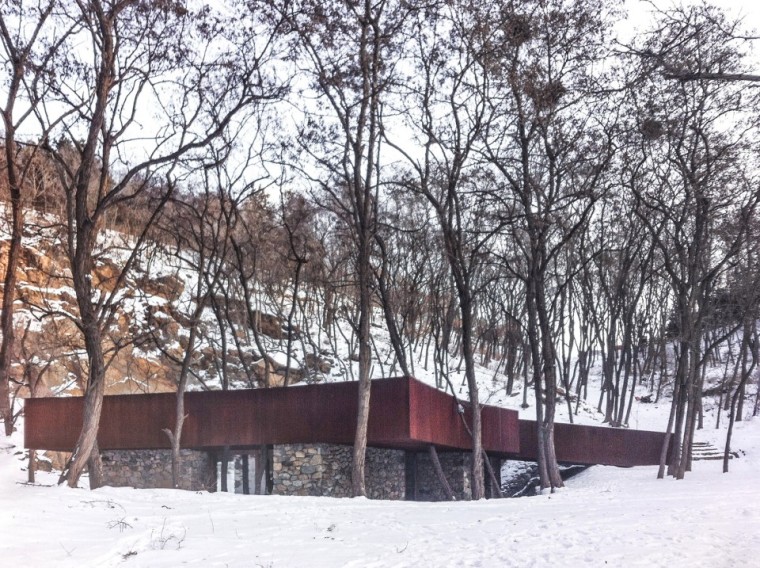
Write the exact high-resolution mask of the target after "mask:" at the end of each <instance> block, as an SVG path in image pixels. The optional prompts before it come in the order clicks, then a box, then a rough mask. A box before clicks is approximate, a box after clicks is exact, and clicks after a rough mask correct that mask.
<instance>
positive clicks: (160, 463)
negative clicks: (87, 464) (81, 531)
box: [101, 450, 216, 491]
mask: <svg viewBox="0 0 760 568" xmlns="http://www.w3.org/2000/svg"><path fill="white" fill-rule="evenodd" d="M101 459H102V461H103V480H104V483H105V484H106V485H111V486H112V487H136V488H139V489H149V488H171V487H172V452H171V450H109V451H104V452H101ZM180 461H181V464H180V488H181V489H188V490H191V491H216V463H215V461H214V458H213V456H212V455H210V454H209V453H208V452H201V451H196V450H181V451H180Z"/></svg>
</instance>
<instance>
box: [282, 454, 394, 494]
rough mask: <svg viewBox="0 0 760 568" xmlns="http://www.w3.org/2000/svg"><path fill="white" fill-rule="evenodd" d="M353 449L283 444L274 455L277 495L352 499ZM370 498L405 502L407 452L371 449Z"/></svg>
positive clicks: (367, 485) (368, 492)
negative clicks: (403, 500) (402, 500)
mask: <svg viewBox="0 0 760 568" xmlns="http://www.w3.org/2000/svg"><path fill="white" fill-rule="evenodd" d="M352 453H353V448H352V447H351V446H339V445H334V444H282V445H276V446H274V449H273V452H272V457H273V459H272V493H273V494H275V495H313V496H322V495H323V496H331V497H350V496H351V456H352ZM365 467H366V470H365V474H366V487H367V496H368V497H369V498H370V499H405V498H406V492H405V485H406V484H405V469H406V465H405V452H404V451H403V450H386V449H380V448H367V461H366V466H365Z"/></svg>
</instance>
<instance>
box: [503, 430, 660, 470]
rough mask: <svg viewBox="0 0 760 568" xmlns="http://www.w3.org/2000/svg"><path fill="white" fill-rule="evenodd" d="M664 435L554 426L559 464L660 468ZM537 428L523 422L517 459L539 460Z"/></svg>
mask: <svg viewBox="0 0 760 568" xmlns="http://www.w3.org/2000/svg"><path fill="white" fill-rule="evenodd" d="M664 438H665V434H664V433H662V432H649V431H646V430H629V429H624V428H609V427H604V426H601V427H600V426H581V425H577V424H555V425H554V445H555V448H556V451H557V461H559V462H565V463H577V464H587V465H593V464H600V465H617V466H623V467H630V466H635V465H657V464H659V463H660V452H661V451H662V443H663V440H664ZM537 454H538V452H537V428H536V423H535V421H533V420H520V452H519V454H518V455H517V456H514V457H516V458H517V459H523V460H532V461H534V460H535V459H536V456H537Z"/></svg>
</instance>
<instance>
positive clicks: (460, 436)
mask: <svg viewBox="0 0 760 568" xmlns="http://www.w3.org/2000/svg"><path fill="white" fill-rule="evenodd" d="M465 404H466V403H465ZM174 405H175V396H174V394H171V393H167V394H142V395H119V396H107V397H105V399H104V401H103V414H102V418H101V425H100V431H99V433H98V444H99V446H100V448H101V449H138V448H143V449H154V448H168V447H169V440H168V438H167V436H166V434H164V432H163V429H164V428H172V427H173V424H174ZM356 407H357V383H355V382H345V383H331V384H324V385H307V386H296V387H288V388H273V389H256V390H235V391H214V392H193V393H187V394H186V395H185V408H186V412H187V415H188V416H187V419H186V420H185V428H184V431H183V433H182V446H183V447H185V448H197V449H201V448H206V449H213V448H220V447H223V446H230V447H232V448H247V447H251V446H255V445H258V444H287V443H331V444H351V443H353V440H354V432H355V428H356ZM463 410H464V418H465V420H466V422H467V424H468V425H469V424H471V413H470V409H469V408H468V407H466V406H465V408H464V409H463ZM482 417H483V447H484V448H485V450H486V451H487V452H489V453H490V454H492V455H494V456H497V457H510V458H514V459H524V460H535V459H536V455H537V453H536V423H535V422H533V421H530V420H520V421H519V423H518V419H517V413H516V412H514V411H512V410H506V409H503V408H497V407H493V406H485V407H483V410H482ZM25 420H26V426H25V440H24V442H25V446H26V447H27V448H35V449H45V450H61V451H67V450H71V449H72V448H73V446H74V444H75V443H76V439H77V436H78V435H79V430H80V428H81V425H82V399H81V398H78V397H76V398H74V397H72V398H36V399H27V400H26V409H25ZM554 432H555V434H554V435H555V443H556V449H557V459H558V460H559V461H560V462H571V463H581V464H607V465H618V466H633V465H654V464H657V463H659V457H660V450H661V448H662V441H663V437H664V434H662V433H660V432H646V431H641V430H626V429H619V428H608V427H594V426H578V425H571V424H555V426H554ZM368 443H369V445H371V446H379V447H391V448H401V449H415V450H425V449H427V446H428V445H430V444H434V445H436V446H438V447H439V448H440V449H442V450H447V449H448V450H469V449H470V448H471V444H470V435H469V433H468V432H467V429H466V428H465V426H464V423H463V421H462V415H461V414H460V412H459V409H458V408H457V403H456V401H455V400H454V398H452V397H451V396H449V395H447V394H445V393H443V392H441V391H439V390H437V389H434V388H432V387H429V386H427V385H425V384H422V383H420V382H418V381H416V380H414V379H409V378H396V379H382V380H375V381H372V394H371V402H370V417H369V431H368Z"/></svg>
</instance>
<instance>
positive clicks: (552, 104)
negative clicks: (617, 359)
mask: <svg viewBox="0 0 760 568" xmlns="http://www.w3.org/2000/svg"><path fill="white" fill-rule="evenodd" d="M609 18H610V14H609V13H608V12H607V10H606V9H605V6H604V3H602V2H600V1H597V0H589V1H583V2H576V3H573V4H572V5H569V4H567V3H566V2H562V1H560V0H545V1H541V2H537V3H522V2H515V3H510V4H508V5H505V6H500V7H494V8H492V9H490V10H489V11H484V13H483V14H482V15H481V19H482V20H484V21H487V22H488V25H484V26H483V33H482V38H481V39H480V41H481V42H482V43H483V44H484V45H488V46H489V49H487V50H483V56H482V63H481V64H482V66H483V67H484V68H486V69H489V70H490V81H489V92H488V99H489V107H490V114H489V116H488V119H487V124H488V128H487V131H486V132H485V135H484V139H485V141H484V143H483V146H482V148H483V149H482V154H483V156H484V158H485V159H486V160H487V161H488V162H489V163H490V164H491V166H492V167H493V168H494V170H495V172H496V174H497V175H498V176H499V179H500V183H503V194H502V205H501V208H500V215H502V216H503V219H504V223H505V234H506V235H508V239H506V240H503V241H501V242H502V243H504V246H503V247H502V249H503V250H502V251H501V252H500V253H499V255H500V257H501V259H502V263H503V265H504V266H505V268H506V269H507V270H508V271H509V272H510V273H511V274H512V275H513V276H514V277H516V278H519V279H520V280H522V282H523V285H524V287H525V298H526V313H527V326H526V328H527V335H528V344H529V346H530V351H531V355H530V358H531V364H532V375H533V382H534V390H535V403H536V419H537V422H538V424H539V428H538V431H539V438H538V463H539V473H540V477H541V487H542V488H545V487H551V488H555V487H561V486H562V485H563V483H562V479H561V477H560V475H559V469H558V467H557V461H556V455H555V450H554V415H555V399H556V395H557V378H558V377H557V368H556V361H557V345H558V343H559V340H558V335H557V333H558V331H559V332H560V333H561V332H562V326H560V327H559V329H558V328H557V327H556V326H554V325H553V323H552V312H553V309H552V306H553V305H554V297H555V296H556V297H557V298H559V296H560V294H561V286H563V285H565V284H566V283H563V282H562V280H557V276H558V271H557V268H560V267H561V264H562V262H563V253H564V251H565V250H566V249H567V248H568V247H569V246H570V244H571V243H572V242H573V241H574V240H575V239H576V238H577V237H578V235H579V234H580V233H581V232H582V231H583V230H584V228H585V227H586V225H587V223H588V220H589V219H590V216H591V214H592V212H593V210H594V206H595V203H596V202H597V200H598V199H599V198H600V197H601V195H602V194H603V193H604V191H605V189H606V183H607V182H606V172H607V171H608V170H609V166H610V163H611V158H612V156H613V153H614V144H613V141H614V137H615V124H616V120H617V118H616V113H615V112H614V111H613V110H612V108H613V107H612V104H611V103H612V100H611V98H610V97H609V96H603V95H602V94H601V88H600V87H599V85H600V84H602V83H603V82H604V81H609V80H610V78H609V77H602V76H600V75H599V72H598V66H597V64H598V63H599V62H601V61H602V60H603V59H604V58H605V57H606V56H607V52H606V48H605V47H604V45H605V41H604V40H605V34H606V33H607V31H608V29H609ZM560 272H566V271H565V270H561V271H560ZM567 274H569V275H571V276H572V275H573V273H572V271H571V272H567Z"/></svg>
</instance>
